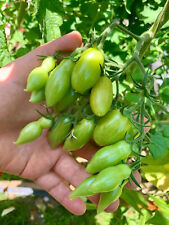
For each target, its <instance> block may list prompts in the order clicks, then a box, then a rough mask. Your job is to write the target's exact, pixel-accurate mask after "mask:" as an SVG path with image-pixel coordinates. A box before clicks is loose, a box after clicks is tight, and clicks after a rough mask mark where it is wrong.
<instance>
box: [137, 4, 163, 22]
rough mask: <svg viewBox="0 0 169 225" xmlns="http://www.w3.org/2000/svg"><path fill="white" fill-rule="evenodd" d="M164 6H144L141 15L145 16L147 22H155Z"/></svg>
mask: <svg viewBox="0 0 169 225" xmlns="http://www.w3.org/2000/svg"><path fill="white" fill-rule="evenodd" d="M161 10H162V7H159V8H158V9H157V10H153V9H151V8H150V7H148V6H144V10H143V11H142V12H141V15H142V16H143V17H144V22H145V23H153V22H154V21H155V20H156V18H157V15H158V14H159V13H160V12H161Z"/></svg>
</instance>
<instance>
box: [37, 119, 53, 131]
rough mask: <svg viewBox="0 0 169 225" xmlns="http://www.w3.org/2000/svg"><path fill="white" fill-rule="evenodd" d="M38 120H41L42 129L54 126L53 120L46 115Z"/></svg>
mask: <svg viewBox="0 0 169 225" xmlns="http://www.w3.org/2000/svg"><path fill="white" fill-rule="evenodd" d="M38 122H39V124H40V126H41V128H42V129H47V128H50V127H51V126H52V120H50V119H47V118H45V117H41V118H40V119H39V120H38Z"/></svg>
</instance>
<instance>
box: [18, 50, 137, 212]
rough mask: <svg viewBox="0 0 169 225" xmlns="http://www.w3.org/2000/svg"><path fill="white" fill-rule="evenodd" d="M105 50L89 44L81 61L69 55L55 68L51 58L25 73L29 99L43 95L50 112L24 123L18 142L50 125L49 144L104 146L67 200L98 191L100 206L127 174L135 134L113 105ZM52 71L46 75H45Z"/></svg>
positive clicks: (40, 98)
mask: <svg viewBox="0 0 169 225" xmlns="http://www.w3.org/2000/svg"><path fill="white" fill-rule="evenodd" d="M103 64H104V54H103V52H102V51H101V50H100V49H97V48H88V49H87V50H85V51H84V52H83V53H82V54H81V56H80V58H79V60H78V61H77V62H74V61H73V60H72V58H70V57H68V58H65V59H63V60H62V61H61V63H60V64H59V65H57V66H56V67H55V60H54V58H53V57H47V58H46V59H44V61H43V62H42V64H41V66H39V67H37V68H35V69H34V70H33V71H32V72H31V73H30V74H29V76H28V80H27V88H26V91H28V92H30V91H31V92H32V94H31V98H30V102H32V103H35V102H40V101H43V100H45V101H46V106H47V108H48V107H50V108H52V109H53V113H51V114H50V115H48V116H45V117H41V118H40V119H39V120H38V121H34V122H31V123H29V124H28V125H26V126H25V127H24V128H23V129H22V131H21V133H20V135H19V137H18V139H17V141H16V144H18V145H19V144H25V143H27V142H30V141H33V140H35V139H36V138H38V137H39V136H40V135H41V133H42V129H45V128H50V129H49V130H48V141H49V144H50V146H51V148H53V149H54V148H56V147H57V146H58V145H60V144H61V143H63V142H64V144H63V149H64V150H65V151H75V150H78V149H80V148H82V147H83V146H85V145H86V144H87V143H88V142H89V141H90V140H91V139H92V138H93V140H94V141H95V143H96V144H97V145H98V146H103V147H102V148H101V149H99V150H98V151H97V152H96V154H95V155H94V156H93V158H92V160H91V161H90V162H89V163H88V165H87V168H86V171H87V172H89V173H91V174H93V175H92V176H91V177H88V178H87V179H85V180H84V181H83V182H82V183H81V184H80V185H79V186H78V187H77V188H76V189H75V190H74V191H73V192H72V194H71V196H70V197H71V199H73V198H76V197H82V196H90V195H93V194H96V193H101V198H100V202H99V205H98V211H103V210H104V209H105V208H106V207H107V206H108V205H109V204H110V203H111V202H113V201H115V200H116V199H117V198H118V197H119V196H120V195H121V192H122V188H123V186H124V184H125V183H126V181H127V180H128V178H129V177H130V174H131V169H130V167H129V166H128V165H127V164H126V160H127V158H128V157H129V155H130V154H131V152H132V151H131V145H130V144H129V143H128V142H127V140H131V139H133V138H134V137H135V135H136V134H137V130H136V129H133V125H132V124H131V122H130V121H129V119H128V118H127V117H125V116H124V115H123V114H122V112H121V111H120V110H119V109H113V108H112V101H113V89H112V81H111V80H110V78H109V77H107V76H105V75H104V74H103V69H102V68H103ZM49 73H50V74H49Z"/></svg>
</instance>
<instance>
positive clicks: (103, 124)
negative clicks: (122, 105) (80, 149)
mask: <svg viewBox="0 0 169 225" xmlns="http://www.w3.org/2000/svg"><path fill="white" fill-rule="evenodd" d="M130 128H131V122H130V121H129V119H128V118H127V117H125V116H123V115H122V114H121V112H120V111H119V110H112V111H110V112H109V113H107V114H106V115H105V116H104V117H103V118H101V119H100V120H99V121H98V123H97V125H96V127H95V129H94V133H93V139H94V141H95V142H96V143H97V144H98V145H100V146H105V145H111V144H113V143H116V142H117V141H120V140H122V139H123V138H124V137H125V134H127V132H128V131H129V129H130Z"/></svg>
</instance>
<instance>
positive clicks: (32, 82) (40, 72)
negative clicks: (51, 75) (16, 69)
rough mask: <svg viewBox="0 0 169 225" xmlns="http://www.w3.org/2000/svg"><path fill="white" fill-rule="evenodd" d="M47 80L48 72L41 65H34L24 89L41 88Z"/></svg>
mask: <svg viewBox="0 0 169 225" xmlns="http://www.w3.org/2000/svg"><path fill="white" fill-rule="evenodd" d="M47 80H48V72H47V71H46V70H44V69H43V68H42V67H41V66H39V67H36V68H35V69H33V70H32V72H31V73H30V74H29V76H28V79H27V87H26V89H25V91H36V90H40V89H41V88H43V87H44V86H45V84H46V82H47Z"/></svg>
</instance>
